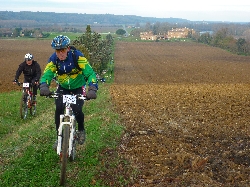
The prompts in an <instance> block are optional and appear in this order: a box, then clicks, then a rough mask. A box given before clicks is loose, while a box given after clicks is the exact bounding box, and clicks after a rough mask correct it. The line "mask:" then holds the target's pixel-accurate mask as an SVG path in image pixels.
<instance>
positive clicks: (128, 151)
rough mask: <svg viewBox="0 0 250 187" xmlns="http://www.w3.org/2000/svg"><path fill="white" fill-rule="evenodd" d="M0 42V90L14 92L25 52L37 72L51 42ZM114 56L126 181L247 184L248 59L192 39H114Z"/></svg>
mask: <svg viewBox="0 0 250 187" xmlns="http://www.w3.org/2000/svg"><path fill="white" fill-rule="evenodd" d="M0 44H1V45H0V46H1V47H0V56H1V58H0V59H1V67H0V71H1V73H0V89H1V90H0V92H6V91H7V92H8V91H11V90H19V89H20V88H18V86H14V85H12V80H13V79H14V75H15V71H16V69H17V67H18V65H19V64H20V63H21V62H22V61H23V57H24V55H25V54H26V53H28V52H30V53H32V54H33V55H34V57H35V59H36V60H37V61H38V62H39V63H40V65H41V68H42V70H43V69H44V67H45V65H46V63H47V59H48V57H49V56H50V54H51V53H52V52H53V50H52V49H51V47H50V41H42V40H35V41H33V40H32V41H19V40H18V41H15V40H0ZM114 61H115V82H114V84H113V85H112V86H111V88H110V93H111V96H112V101H113V103H114V106H115V109H116V111H117V112H118V113H119V114H120V116H121V119H122V122H123V123H124V126H125V128H126V132H125V134H124V135H123V137H122V139H121V143H120V146H119V149H118V153H119V155H120V156H121V157H123V158H126V159H128V160H129V161H130V162H131V164H132V166H133V167H135V168H136V169H137V171H138V174H137V175H136V176H135V177H130V184H128V186H185V187H186V186H240V187H242V186H243V187H246V186H249V185H250V148H249V147H250V57H244V56H238V55H233V54H230V53H229V52H226V51H223V50H221V49H219V48H213V47H208V46H205V45H202V44H196V43H185V42H176V43H163V42H150V43H148V42H137V43H126V42H118V43H116V46H115V57H114ZM111 159H112V158H111ZM123 169H124V170H123ZM112 172H117V173H120V174H124V175H127V176H129V175H130V176H132V174H131V173H128V172H127V173H126V171H125V168H122V166H121V168H120V169H119V168H118V170H116V171H111V170H107V173H106V176H105V174H103V175H102V177H105V179H106V180H110V181H111V182H110V184H111V186H115V184H116V182H114V181H113V182H112V178H113V176H115V174H117V173H112ZM112 174H114V175H112ZM112 184H113V185H112Z"/></svg>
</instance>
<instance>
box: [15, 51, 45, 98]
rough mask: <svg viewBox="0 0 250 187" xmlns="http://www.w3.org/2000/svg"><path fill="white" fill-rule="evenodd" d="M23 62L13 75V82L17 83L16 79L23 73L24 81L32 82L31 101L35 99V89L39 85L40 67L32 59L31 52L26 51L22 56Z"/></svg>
mask: <svg viewBox="0 0 250 187" xmlns="http://www.w3.org/2000/svg"><path fill="white" fill-rule="evenodd" d="M24 60H25V61H24V62H22V63H21V64H20V65H19V67H18V69H17V71H16V75H15V79H14V81H13V84H16V83H18V79H19V77H20V75H21V74H22V73H23V75H24V82H25V83H32V86H33V96H34V97H33V101H35V100H36V95H37V89H38V85H39V79H40V77H41V68H40V65H39V64H38V62H37V61H35V60H34V57H33V55H32V54H30V53H27V54H26V55H25V56H24Z"/></svg>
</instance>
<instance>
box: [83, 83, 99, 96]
mask: <svg viewBox="0 0 250 187" xmlns="http://www.w3.org/2000/svg"><path fill="white" fill-rule="evenodd" d="M96 91H97V88H96V87H95V86H92V85H91V86H89V89H88V93H87V95H86V97H87V99H96V98H97V95H96Z"/></svg>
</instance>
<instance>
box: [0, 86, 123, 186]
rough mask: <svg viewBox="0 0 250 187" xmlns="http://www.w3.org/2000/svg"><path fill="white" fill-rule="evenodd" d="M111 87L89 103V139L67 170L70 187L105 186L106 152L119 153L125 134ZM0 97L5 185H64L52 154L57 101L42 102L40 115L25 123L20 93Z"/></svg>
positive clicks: (0, 163) (0, 179)
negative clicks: (110, 92)
mask: <svg viewBox="0 0 250 187" xmlns="http://www.w3.org/2000/svg"><path fill="white" fill-rule="evenodd" d="M109 86H110V83H104V84H99V91H98V98H97V99H96V100H91V101H87V102H85V104H84V107H83V111H84V114H85V128H86V134H87V139H86V142H85V144H84V145H82V146H78V147H77V158H76V160H75V161H73V162H69V163H68V165H67V174H68V178H67V186H74V187H75V186H79V187H82V186H105V185H103V184H105V182H103V181H101V180H100V179H99V178H98V177H97V176H98V174H99V173H100V172H101V171H103V170H105V169H107V168H105V167H104V165H103V164H102V163H101V162H102V161H101V160H102V158H101V156H100V155H101V152H102V150H104V149H114V148H115V147H116V146H117V145H118V140H119V138H120V136H121V134H122V133H123V130H124V129H123V127H122V125H120V123H119V117H118V115H117V114H116V113H114V112H113V108H112V103H111V98H110V95H109ZM0 95H1V97H0V103H1V105H0V186H13V187H14V186H18V187H20V186H25V187H28V186H34V187H36V186H59V180H60V178H59V177H60V163H59V157H58V156H57V154H56V152H55V151H54V150H53V149H52V145H53V143H54V141H55V139H56V132H55V126H54V110H55V105H54V100H53V99H51V98H44V97H38V98H37V100H38V109H37V115H36V116H35V117H32V116H30V115H28V118H27V119H26V120H22V119H21V118H20V114H19V102H20V97H21V92H11V93H1V94H0ZM110 162H111V163H112V160H111V161H110ZM116 162H117V160H116V161H115V160H114V165H115V164H116ZM118 177H119V178H122V176H118Z"/></svg>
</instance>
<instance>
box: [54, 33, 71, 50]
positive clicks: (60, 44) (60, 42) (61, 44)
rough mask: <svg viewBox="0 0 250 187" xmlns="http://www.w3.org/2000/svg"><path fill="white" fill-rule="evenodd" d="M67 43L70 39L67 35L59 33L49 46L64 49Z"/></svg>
mask: <svg viewBox="0 0 250 187" xmlns="http://www.w3.org/2000/svg"><path fill="white" fill-rule="evenodd" d="M69 44H70V39H69V38H68V36H63V35H59V36H56V37H55V38H54V39H53V40H52V42H51V47H52V48H53V49H64V48H67V47H68V46H69Z"/></svg>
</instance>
